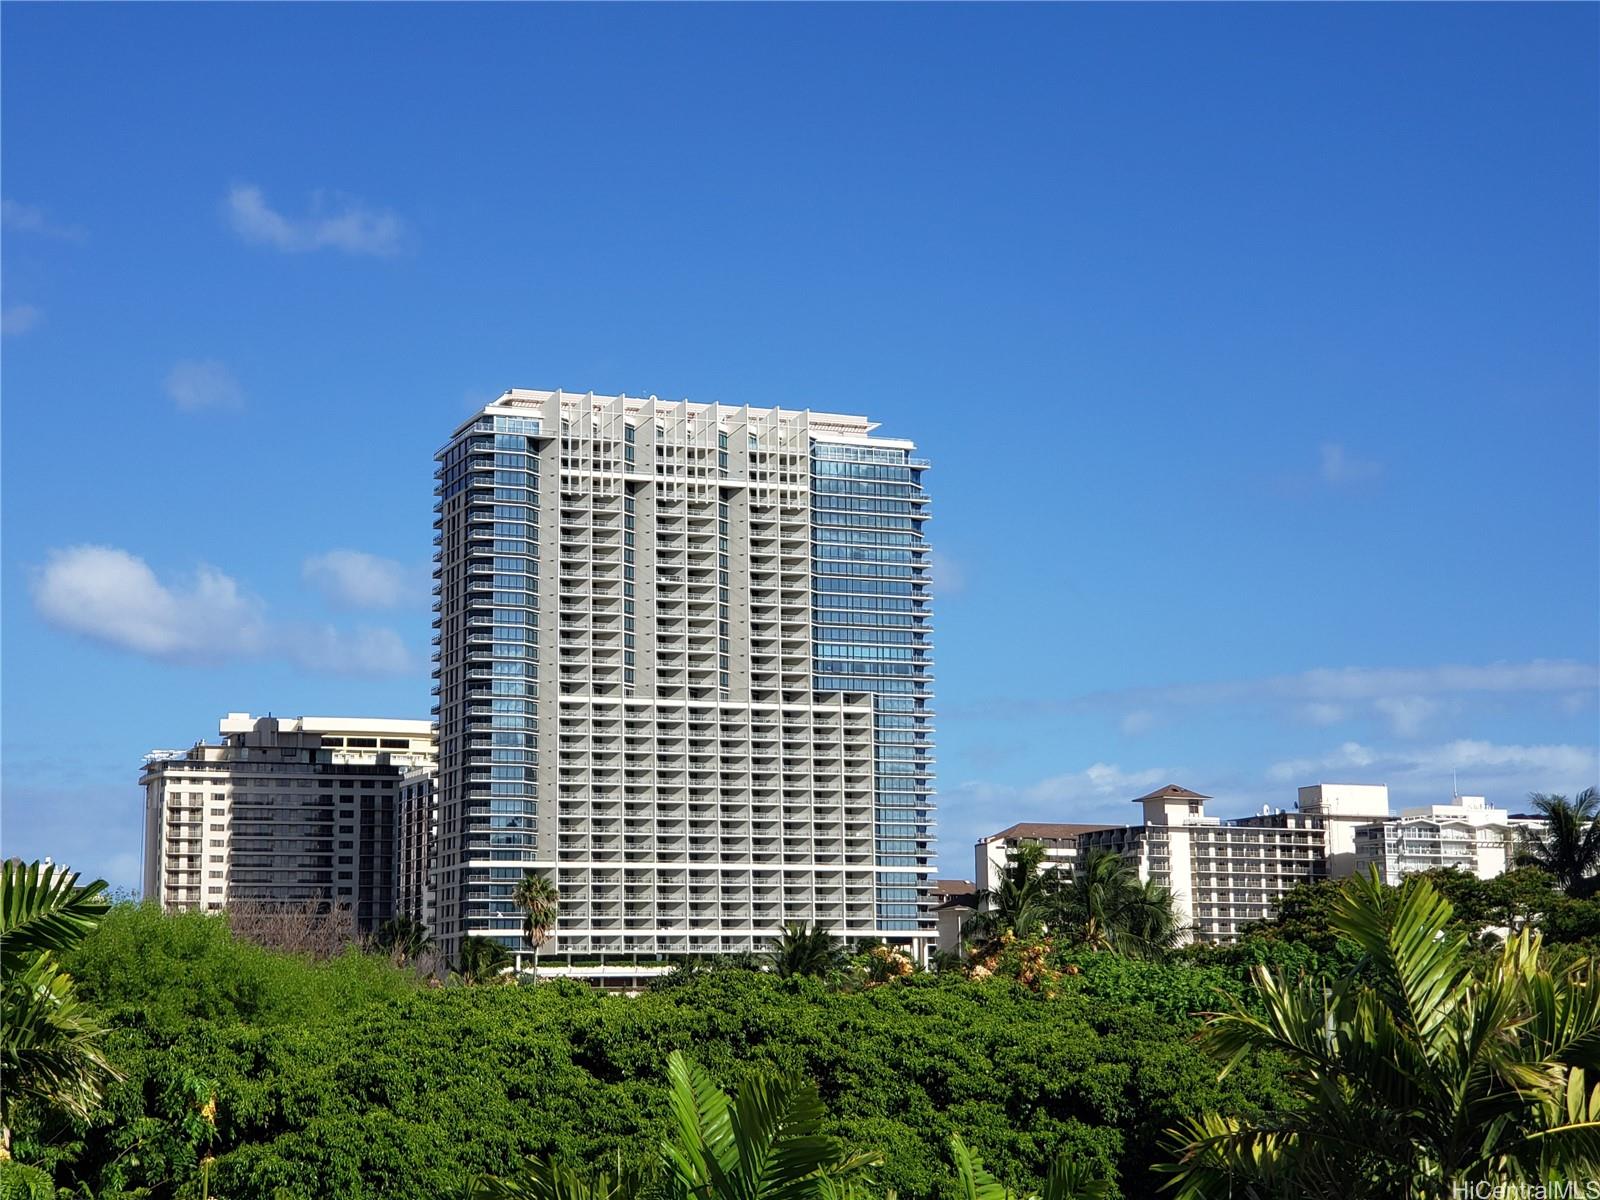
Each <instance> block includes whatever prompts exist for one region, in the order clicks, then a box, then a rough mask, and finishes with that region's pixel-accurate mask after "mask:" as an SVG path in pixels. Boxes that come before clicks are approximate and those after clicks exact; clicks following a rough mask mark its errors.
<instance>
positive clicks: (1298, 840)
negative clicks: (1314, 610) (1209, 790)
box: [1078, 784, 1328, 942]
mask: <svg viewBox="0 0 1600 1200" xmlns="http://www.w3.org/2000/svg"><path fill="white" fill-rule="evenodd" d="M1209 799H1211V797H1210V796H1203V795H1201V794H1200V793H1199V792H1194V791H1190V790H1189V789H1188V788H1184V787H1179V786H1177V785H1176V784H1168V785H1167V786H1166V787H1163V788H1157V789H1156V790H1155V791H1153V792H1151V793H1149V794H1148V795H1145V796H1140V797H1139V798H1138V799H1137V800H1135V801H1134V803H1135V804H1139V805H1141V806H1142V807H1143V810H1144V823H1143V824H1142V825H1129V826H1124V827H1122V828H1114V829H1104V830H1100V831H1098V832H1093V833H1086V834H1084V835H1083V836H1082V837H1080V838H1079V839H1078V852H1079V854H1086V853H1088V852H1089V851H1090V850H1091V849H1101V848H1103V849H1108V850H1113V851H1115V852H1116V853H1118V854H1121V855H1122V856H1123V857H1124V858H1126V859H1128V860H1129V861H1130V862H1131V863H1133V864H1134V865H1135V866H1136V867H1137V868H1138V871H1139V877H1140V878H1141V879H1147V880H1153V881H1154V882H1156V883H1158V884H1160V885H1162V886H1163V887H1165V888H1168V889H1169V890H1170V891H1171V892H1172V897H1173V908H1174V910H1175V911H1176V914H1177V918H1178V924H1179V925H1180V926H1182V927H1184V928H1185V929H1188V930H1189V931H1191V935H1192V936H1193V937H1196V938H1199V939H1202V940H1205V941H1212V942H1230V941H1234V940H1236V939H1237V938H1238V935H1239V933H1240V931H1241V930H1242V929H1243V928H1244V927H1245V926H1246V925H1248V924H1249V923H1250V922H1252V921H1260V920H1265V919H1266V918H1267V917H1270V916H1271V915H1272V914H1273V912H1275V911H1276V909H1277V905H1278V901H1279V900H1281V899H1282V898H1283V895H1284V893H1285V892H1287V891H1288V890H1289V889H1290V888H1292V887H1294V886H1296V885H1297V884H1300V883H1307V882H1312V881H1314V880H1318V879H1322V878H1325V877H1326V876H1327V873H1328V857H1327V842H1326V833H1325V829H1324V824H1323V819H1322V818H1321V817H1320V816H1313V815H1308V814H1305V813H1300V812H1264V813H1262V814H1260V815H1258V816H1251V817H1242V818H1239V819H1236V820H1230V821H1223V820H1221V819H1219V818H1217V817H1210V816H1207V815H1206V811H1205V802H1206V801H1207V800H1209Z"/></svg>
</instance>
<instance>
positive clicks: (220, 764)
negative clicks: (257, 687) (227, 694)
mask: <svg viewBox="0 0 1600 1200" xmlns="http://www.w3.org/2000/svg"><path fill="white" fill-rule="evenodd" d="M221 734H222V741H221V743H220V744H208V743H206V742H204V741H201V742H197V743H195V745H194V746H193V747H191V748H190V749H188V750H165V751H159V750H158V751H153V752H151V753H150V754H149V755H147V756H146V757H145V764H144V770H143V772H142V774H141V777H140V781H139V782H140V785H141V786H142V787H143V789H144V793H145V835H144V872H143V874H144V895H145V896H146V897H147V898H150V899H154V900H158V901H159V902H160V903H161V904H162V905H163V906H164V907H166V908H169V909H205V910H215V909H222V908H225V907H227V906H228V905H229V904H235V903H240V902H250V903H262V904H273V905H279V904H299V903H304V902H307V901H311V902H316V903H327V904H330V905H340V906H349V907H350V908H351V909H353V910H354V912H355V916H356V921H357V924H358V926H359V927H360V928H362V929H364V930H371V929H374V928H376V927H377V925H379V924H381V923H382V922H383V921H385V920H387V919H388V918H389V917H390V916H392V915H393V913H394V884H395V865H394V806H395V795H396V789H397V787H398V785H399V782H400V779H401V777H402V775H403V774H404V773H405V772H406V771H407V770H409V769H411V768H414V767H419V766H423V765H425V764H428V763H431V762H432V761H433V758H434V740H433V729H432V725H431V723H430V722H428V721H403V720H380V719H369V718H357V717H348V718H347V717H295V718H279V717H262V718H259V719H256V718H252V717H251V716H250V714H248V713H229V714H228V715H227V716H226V717H224V718H223V719H222V722H221Z"/></svg>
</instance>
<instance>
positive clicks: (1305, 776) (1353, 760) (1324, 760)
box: [1267, 742, 1377, 783]
mask: <svg viewBox="0 0 1600 1200" xmlns="http://www.w3.org/2000/svg"><path fill="white" fill-rule="evenodd" d="M1375 761H1377V760H1376V756H1375V755H1374V754H1373V753H1372V751H1371V750H1369V749H1367V748H1366V747H1365V746H1363V745H1362V744H1361V743H1360V742H1345V743H1344V744H1343V745H1342V746H1340V747H1339V748H1338V749H1337V750H1334V751H1332V752H1331V753H1329V754H1325V755H1323V756H1322V757H1321V758H1291V759H1287V760H1285V761H1284V762H1278V763H1273V764H1272V766H1270V767H1268V768H1267V778H1268V779H1271V780H1275V781H1277V782H1279V783H1292V782H1295V781H1297V780H1299V781H1303V782H1310V780H1311V777H1312V776H1314V775H1317V774H1318V773H1319V772H1326V771H1340V770H1344V769H1346V768H1349V767H1354V768H1357V769H1364V768H1366V767H1370V766H1371V765H1372V764H1373V763H1374V762H1375Z"/></svg>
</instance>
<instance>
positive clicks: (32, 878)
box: [0, 859, 117, 1151]
mask: <svg viewBox="0 0 1600 1200" xmlns="http://www.w3.org/2000/svg"><path fill="white" fill-rule="evenodd" d="M105 890H106V885H105V882H104V881H103V880H96V881H95V882H93V883H91V884H88V885H87V886H84V887H80V886H78V876H77V875H75V874H73V873H72V872H70V871H65V870H61V869H58V868H56V867H52V866H41V865H40V864H39V863H32V864H24V863H22V862H19V861H17V860H15V859H8V860H7V861H6V862H5V863H3V864H0V1076H3V1082H0V1150H5V1151H9V1148H10V1144H11V1128H12V1125H13V1123H14V1121H15V1119H16V1117H17V1115H18V1112H19V1110H20V1109H23V1108H25V1107H27V1106H30V1105H32V1106H38V1107H40V1108H42V1109H44V1110H46V1111H52V1110H54V1111H59V1112H63V1113H66V1114H69V1115H71V1116H76V1117H87V1116H88V1115H89V1113H90V1111H91V1110H92V1108H93V1107H94V1105H95V1103H96V1102H97V1101H98V1100H99V1098H100V1093H101V1089H102V1088H103V1086H104V1085H105V1084H106V1083H108V1082H110V1081H111V1080H113V1079H115V1078H116V1075H117V1073H116V1070H115V1068H113V1067H112V1066H111V1064H110V1062H109V1061H108V1060H107V1058H106V1055H105V1051H104V1048H103V1042H104V1030H103V1029H102V1027H101V1025H100V1022H99V1020H98V1019H97V1018H96V1016H95V1015H94V1013H93V1010H92V1009H91V1008H90V1007H89V1006H88V1005H87V1004H86V1003H85V1002H84V1001H83V999H82V997H80V996H79V994H78V989H77V987H76V985H75V984H74V983H73V979H72V976H71V975H70V974H68V973H67V971H66V970H65V969H63V967H62V966H61V962H60V955H62V954H63V953H65V952H67V951H70V950H71V949H72V948H73V947H75V946H76V945H78V943H80V942H81V941H83V939H84V938H85V937H87V936H88V935H89V933H90V932H92V931H93V929H94V927H95V925H96V924H98V923H99V921H100V920H101V918H102V917H104V916H105V913H106V910H107V907H108V905H107V902H106V899H105V895H104V893H105Z"/></svg>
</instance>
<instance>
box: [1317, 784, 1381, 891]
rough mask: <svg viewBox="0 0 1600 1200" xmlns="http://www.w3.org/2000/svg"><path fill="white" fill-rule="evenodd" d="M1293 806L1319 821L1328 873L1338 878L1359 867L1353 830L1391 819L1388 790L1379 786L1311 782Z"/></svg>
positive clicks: (1351, 872)
mask: <svg viewBox="0 0 1600 1200" xmlns="http://www.w3.org/2000/svg"><path fill="white" fill-rule="evenodd" d="M1295 807H1296V808H1297V809H1298V810H1299V811H1300V812H1302V813H1304V814H1306V815H1307V816H1311V817H1320V818H1321V819H1322V828H1323V831H1324V833H1325V834H1326V837H1327V851H1328V874H1329V875H1330V876H1332V877H1333V878H1335V879H1340V878H1343V877H1344V876H1347V875H1353V874H1354V873H1355V871H1356V869H1357V867H1358V865H1359V860H1358V856H1357V854H1356V831H1357V830H1358V829H1360V828H1361V827H1362V826H1365V825H1369V824H1372V823H1374V822H1382V821H1387V820H1389V819H1390V813H1389V788H1388V786H1387V785H1386V784H1382V783H1314V784H1312V785H1310V786H1309V787H1303V788H1300V789H1299V791H1298V793H1297V795H1296V800H1295Z"/></svg>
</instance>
